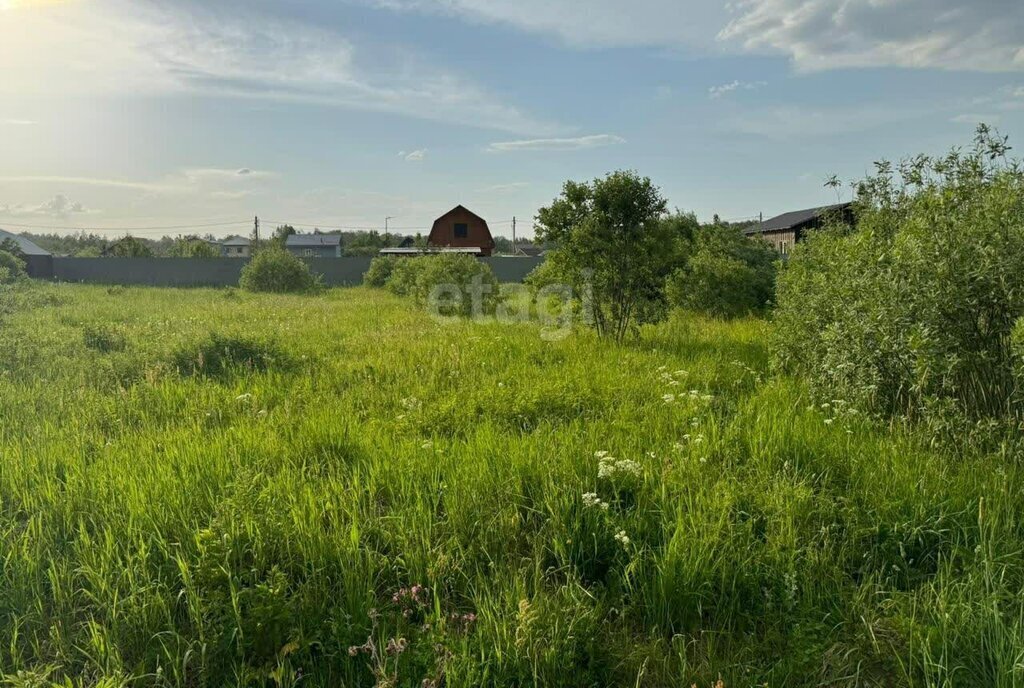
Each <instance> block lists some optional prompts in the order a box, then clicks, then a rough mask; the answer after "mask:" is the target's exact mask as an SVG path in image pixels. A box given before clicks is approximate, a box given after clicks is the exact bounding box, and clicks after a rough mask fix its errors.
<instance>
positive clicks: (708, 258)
mask: <svg viewBox="0 0 1024 688" xmlns="http://www.w3.org/2000/svg"><path fill="white" fill-rule="evenodd" d="M776 259H777V255H776V253H775V251H774V249H772V247H771V246H769V245H768V244H767V243H765V242H764V241H762V240H760V239H751V238H748V237H746V236H744V235H743V233H742V231H741V230H740V229H738V228H735V227H726V226H710V227H703V228H701V230H700V231H699V232H697V237H696V242H695V252H694V253H693V255H692V256H690V258H689V260H688V261H687V262H686V265H684V266H683V267H681V268H679V269H678V270H676V271H675V272H674V273H673V274H672V276H671V277H670V278H669V280H668V284H667V287H666V293H667V296H668V301H669V304H671V305H672V306H674V307H676V308H684V309H686V310H691V311H695V312H698V313H705V314H707V315H711V316H714V317H719V318H734V317H739V316H744V315H750V314H760V313H763V312H764V311H765V310H767V308H768V307H769V306H770V304H771V303H772V300H773V299H774V296H775V273H776V267H775V264H776Z"/></svg>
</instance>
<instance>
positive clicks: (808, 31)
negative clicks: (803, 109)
mask: <svg viewBox="0 0 1024 688" xmlns="http://www.w3.org/2000/svg"><path fill="white" fill-rule="evenodd" d="M737 9H738V15H739V16H737V17H735V18H734V19H733V20H732V21H731V22H730V23H729V24H728V25H727V26H726V27H725V29H723V30H722V31H721V32H720V34H719V39H720V40H721V41H723V42H724V43H726V44H732V45H735V46H738V47H741V48H743V49H746V50H749V51H755V52H774V53H781V54H785V55H788V56H790V58H792V60H793V62H794V64H795V65H796V67H797V68H798V69H801V70H808V71H810V70H824V69H835V68H846V67H887V66H895V67H913V68H939V69H952V70H977V71H993V72H995V71H1021V70H1024V50H1021V39H1022V36H1024V3H1022V2H1019V1H1017V0H971V2H964V0H741V3H740V4H739V5H738V7H737Z"/></svg>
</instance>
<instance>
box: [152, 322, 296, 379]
mask: <svg viewBox="0 0 1024 688" xmlns="http://www.w3.org/2000/svg"><path fill="white" fill-rule="evenodd" d="M171 363H172V365H173V366H174V368H176V369H177V370H178V372H179V373H181V374H182V375H189V376H191V375H198V376H203V377H212V378H220V377H227V376H228V375H230V374H232V373H235V372H258V373H259V372H265V371H267V370H270V369H272V368H276V369H283V368H287V367H288V366H289V365H290V364H291V359H290V358H289V357H288V355H287V354H286V353H285V352H284V351H283V350H281V349H280V347H278V346H277V345H276V344H274V343H273V342H270V341H266V340H262V339H254V338H251V337H242V336H236V335H222V334H218V333H212V334H210V335H209V336H208V337H206V338H204V339H202V340H200V341H198V342H193V343H190V344H186V345H184V346H181V347H179V348H178V349H177V350H176V351H175V352H174V354H173V355H172V357H171Z"/></svg>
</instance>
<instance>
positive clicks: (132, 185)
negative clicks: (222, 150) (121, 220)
mask: <svg viewBox="0 0 1024 688" xmlns="http://www.w3.org/2000/svg"><path fill="white" fill-rule="evenodd" d="M277 176H278V175H277V173H275V172H270V171H267V170H254V169H251V168H247V167H243V168H217V167H195V168H187V169H184V170H179V171H176V172H173V173H171V174H168V175H167V176H165V177H164V178H162V179H156V180H152V181H150V180H134V179H108V178H103V177H71V176H44V175H21V176H4V177H0V182H4V183H7V184H31V185H39V186H50V187H53V186H57V187H68V186H72V187H75V186H77V187H97V188H106V189H114V190H127V191H140V192H144V193H146V194H149V195H160V196H167V195H175V194H191V193H208V194H210V195H211V196H212V197H221V198H228V197H231V196H235V197H240V196H238V194H240V193H242V191H240V190H239V189H238V187H240V186H252V185H254V184H257V183H258V182H261V181H264V180H269V179H275V178H276V177H277ZM246 193H248V192H246Z"/></svg>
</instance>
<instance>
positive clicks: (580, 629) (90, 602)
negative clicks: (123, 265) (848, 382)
mask: <svg viewBox="0 0 1024 688" xmlns="http://www.w3.org/2000/svg"><path fill="white" fill-rule="evenodd" d="M0 303H5V304H6V308H5V309H4V310H3V311H0V313H2V315H0V318H2V323H0V566H2V569H0V678H2V679H3V680H5V681H6V683H7V684H8V685H11V686H45V685H51V683H52V684H59V685H76V686H77V685H82V686H122V685H132V686H212V687H219V686H229V685H230V686H234V685H237V686H250V685H256V686H275V685H281V686H293V685H311V686H370V685H380V686H392V685H395V686H398V685H400V686H421V685H422V686H441V685H444V686H484V685H494V686H498V685H501V686H510V685H511V686H528V685H545V686H594V687H598V686H611V685H628V686H680V685H685V686H689V685H690V684H691V683H696V684H698V685H699V686H701V687H702V688H703V686H706V685H710V684H711V683H713V682H715V681H717V680H718V679H721V680H722V681H723V682H724V684H725V686H727V687H729V688H732V687H734V686H755V685H766V684H767V685H770V686H816V685H829V686H862V685H881V686H899V685H913V686H931V685H935V686H939V685H947V686H954V685H955V686H971V685H976V686H1019V685H1024V604H1022V602H1021V600H1022V589H1024V554H1022V549H1024V531H1022V526H1021V521H1020V519H1021V514H1022V513H1024V493H1022V491H1021V487H1022V475H1021V471H1020V468H1019V465H1018V463H1019V457H1014V456H1009V455H1001V454H1000V453H998V452H997V453H995V454H991V455H985V456H981V455H978V456H975V455H971V454H970V453H967V454H964V455H957V456H954V455H950V454H944V453H941V452H939V451H938V450H934V449H930V448H929V446H928V441H927V440H928V438H922V437H916V436H914V434H913V433H909V432H905V431H900V430H897V429H890V428H880V427H876V426H874V425H872V424H871V423H869V422H868V421H866V420H864V419H861V418H858V417H857V416H856V415H853V414H850V413H847V412H845V411H844V405H843V403H842V400H835V401H834V402H832V403H830V404H827V405H825V406H820V405H812V404H811V403H810V401H809V400H808V398H807V397H806V395H805V394H804V392H803V390H802V388H801V386H800V385H799V384H798V383H797V382H795V381H793V380H788V379H780V378H773V377H772V376H770V375H769V374H768V372H767V355H766V352H765V350H764V345H763V341H764V336H765V332H766V328H767V327H768V325H767V324H766V323H763V322H759V321H742V322H737V323H732V324H722V323H715V322H710V321H704V320H699V319H692V318H690V319H688V318H678V319H675V320H673V321H671V322H670V323H667V324H664V325H662V326H659V327H657V328H650V329H648V330H645V331H644V332H643V333H642V336H641V337H640V338H639V339H638V340H636V341H632V342H629V343H627V344H625V345H622V346H617V345H614V344H611V343H608V342H603V341H599V340H597V339H596V338H595V337H593V336H592V335H591V334H589V333H586V332H580V333H576V334H573V335H572V336H570V337H568V338H566V339H564V340H562V341H556V342H549V341H544V340H543V339H542V338H541V337H540V332H539V329H538V328H537V327H535V326H532V325H503V324H498V323H473V322H468V321H460V322H454V323H441V322H435V321H434V320H432V319H431V318H429V317H428V316H426V315H425V314H423V313H420V312H418V311H416V310H415V309H414V308H413V307H412V306H411V305H410V304H409V303H408V302H405V301H401V300H398V299H396V298H394V297H391V296H388V295H386V294H384V293H383V292H376V291H370V290H364V289H349V290H333V291H329V292H327V293H325V294H323V295H320V296H314V297H287V296H280V297H276V296H253V295H248V294H243V293H239V292H235V291H214V290H157V289H134V288H132V289H128V288H112V289H106V288H98V287H82V286H59V285H56V286H39V287H34V288H32V289H30V290H29V291H27V292H22V293H19V294H13V295H12V294H6V295H4V296H0ZM606 453H607V454H606Z"/></svg>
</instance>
